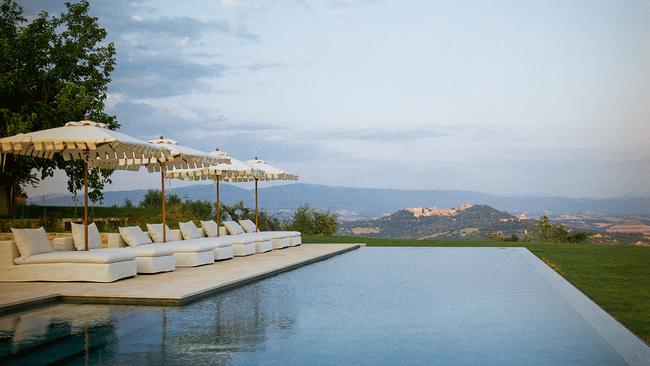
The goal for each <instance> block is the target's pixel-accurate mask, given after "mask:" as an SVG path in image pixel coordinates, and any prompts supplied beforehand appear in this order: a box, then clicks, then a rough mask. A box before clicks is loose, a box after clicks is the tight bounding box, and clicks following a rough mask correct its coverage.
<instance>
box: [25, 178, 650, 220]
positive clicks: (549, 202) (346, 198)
mask: <svg viewBox="0 0 650 366" xmlns="http://www.w3.org/2000/svg"><path fill="white" fill-rule="evenodd" d="M168 191H169V192H170V193H175V194H177V195H179V196H181V197H182V198H191V199H194V200H196V199H201V200H209V201H213V200H214V198H215V192H214V186H213V185H211V184H197V185H192V186H186V187H179V188H173V189H169V190H168ZM145 192H146V190H142V189H140V190H132V191H107V192H105V193H104V202H103V204H102V205H103V206H113V205H118V206H119V205H123V204H124V201H125V199H129V200H131V201H132V202H133V203H134V204H137V203H138V202H140V200H141V199H142V197H143V195H144V193H145ZM221 197H222V200H223V202H224V203H228V204H232V203H235V202H238V201H240V200H241V201H244V203H245V204H246V205H247V206H249V207H251V206H253V205H254V195H253V191H252V190H248V189H243V188H240V187H237V186H234V185H230V184H223V185H222V189H221ZM305 202H309V203H310V204H311V205H312V207H315V208H318V209H322V210H329V211H331V212H336V213H338V214H339V217H340V219H342V220H354V219H368V218H376V217H380V216H382V215H387V214H390V213H392V212H395V211H398V210H400V209H402V208H404V207H457V206H460V205H462V204H464V203H471V204H475V205H489V206H491V207H493V208H495V209H496V210H499V211H505V212H509V213H511V214H519V213H525V214H526V215H528V216H529V217H536V216H539V215H541V214H557V215H559V214H578V213H592V214H597V215H638V214H650V198H647V197H645V198H641V197H621V198H606V199H596V198H582V199H573V198H564V197H504V196H495V195H491V194H487V193H481V192H472V191H451V190H401V189H378V188H350V187H331V186H324V185H317V184H304V183H298V184H286V185H278V186H272V187H267V188H262V189H260V205H261V206H262V207H263V208H265V209H266V210H267V211H269V212H271V213H280V214H282V213H287V212H291V211H293V210H294V209H295V208H296V207H298V206H299V205H301V204H303V203H305ZM30 203H32V204H42V205H52V206H69V205H81V203H82V200H81V197H77V200H76V201H75V200H73V198H72V196H71V195H69V194H64V195H61V194H53V195H49V197H46V198H45V199H41V198H40V197H39V198H32V199H31V200H30Z"/></svg>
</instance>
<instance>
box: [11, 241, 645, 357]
mask: <svg viewBox="0 0 650 366" xmlns="http://www.w3.org/2000/svg"><path fill="white" fill-rule="evenodd" d="M528 256H532V254H530V253H529V252H527V251H525V250H523V249H517V248H509V249H500V248H363V249H359V250H355V251H352V252H350V253H347V254H344V255H340V256H336V257H333V258H330V259H328V260H326V261H322V262H318V263H315V264H311V265H309V266H306V267H302V268H299V269H296V270H293V271H291V272H287V273H283V274H280V275H277V276H274V277H271V278H268V279H265V280H262V281H259V282H256V283H253V284H249V285H247V286H244V287H240V288H237V289H234V290H231V291H228V292H224V293H221V294H218V295H216V296H212V297H208V298H205V299H203V300H200V301H198V302H195V303H192V304H190V305H187V306H184V307H141V306H124V305H80V304H56V305H51V306H47V307H43V308H38V309H33V310H28V311H24V312H21V313H17V314H9V315H5V316H2V317H0V364H30V365H35V364H39V363H47V362H53V361H58V362H60V363H63V364H99V363H101V364H120V365H126V364H169V365H173V364H212V365H431V364H440V365H522V364H526V365H626V364H629V363H632V364H635V363H637V364H644V363H645V362H646V361H648V359H647V358H646V357H648V356H647V355H648V349H647V345H645V344H644V343H643V342H642V341H640V340H639V339H638V338H636V337H634V336H633V335H631V334H630V333H629V332H628V331H627V330H625V329H624V328H623V327H622V326H620V325H618V323H615V322H613V323H612V324H614V325H613V327H614V328H616V327H618V328H620V329H618V328H616V329H614V328H611V329H614V331H613V332H614V333H611V332H608V331H603V328H602V327H600V326H599V325H598V324H596V323H595V322H594V320H593V318H590V315H589V312H588V311H585V309H586V308H588V309H587V310H589V311H592V310H593V309H591V308H589V306H586V307H585V309H581V307H584V306H582V305H580V306H576V303H577V302H576V300H575V299H581V298H584V296H583V295H582V294H580V293H579V292H577V291H575V289H573V288H572V287H571V289H573V290H570V291H573V292H575V294H570V295H569V296H568V295H567V292H566V289H565V290H562V287H561V285H562V284H560V285H558V283H559V282H558V283H554V281H553V280H549V278H550V277H549V275H548V274H545V273H544V272H543V270H541V271H540V270H539V269H538V268H536V267H535V266H534V265H531V260H530V258H528ZM549 271H550V269H549ZM566 286H568V284H565V287H566ZM569 287H570V286H569ZM563 291H564V292H563ZM581 301H582V300H581ZM591 306H593V305H591ZM594 308H595V310H593V311H594V312H598V311H600V312H602V311H601V310H600V309H598V308H597V307H595V306H594ZM606 321H609V320H606ZM612 321H613V320H612ZM622 345H623V346H622ZM625 347H627V348H625ZM622 349H623V350H624V351H621V350H622ZM625 350H627V351H630V352H631V354H633V355H636V356H637V358H636V359H635V358H634V357H630V353H629V352H628V353H626V352H625Z"/></svg>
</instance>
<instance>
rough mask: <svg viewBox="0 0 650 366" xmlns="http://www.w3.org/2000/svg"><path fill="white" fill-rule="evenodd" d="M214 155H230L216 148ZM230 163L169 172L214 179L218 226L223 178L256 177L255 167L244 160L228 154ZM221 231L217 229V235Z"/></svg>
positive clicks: (174, 175)
mask: <svg viewBox="0 0 650 366" xmlns="http://www.w3.org/2000/svg"><path fill="white" fill-rule="evenodd" d="M210 155H214V156H224V155H225V156H228V154H226V153H224V152H223V151H219V150H215V151H213V152H211V153H210ZM228 158H229V159H230V164H224V163H221V164H216V165H211V166H209V167H203V168H194V169H173V170H169V171H168V172H167V174H166V175H167V177H168V178H177V179H187V180H213V181H214V185H215V189H216V202H215V208H216V211H215V212H216V222H217V227H219V225H220V223H221V202H220V196H219V184H220V182H221V181H222V180H225V181H228V182H247V181H251V180H253V179H254V176H253V169H252V168H251V167H250V166H248V164H246V163H244V162H243V161H240V160H237V159H234V158H232V157H230V156H228ZM218 235H219V231H218V230H217V236H218Z"/></svg>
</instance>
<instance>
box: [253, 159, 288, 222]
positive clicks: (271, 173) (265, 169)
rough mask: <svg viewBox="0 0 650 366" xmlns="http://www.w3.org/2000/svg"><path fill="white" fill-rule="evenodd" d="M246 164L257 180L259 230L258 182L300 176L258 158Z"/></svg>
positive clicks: (256, 217)
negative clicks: (251, 169)
mask: <svg viewBox="0 0 650 366" xmlns="http://www.w3.org/2000/svg"><path fill="white" fill-rule="evenodd" d="M246 164H248V166H250V167H251V168H253V178H254V180H255V227H256V228H257V230H258V231H259V230H260V229H259V204H258V187H257V182H258V181H260V180H265V181H268V180H298V176H297V175H294V174H290V173H287V172H285V171H284V170H281V169H278V168H276V167H274V166H271V165H270V164H269V163H268V162H266V161H264V160H261V159H258V158H257V157H256V158H255V159H252V160H246Z"/></svg>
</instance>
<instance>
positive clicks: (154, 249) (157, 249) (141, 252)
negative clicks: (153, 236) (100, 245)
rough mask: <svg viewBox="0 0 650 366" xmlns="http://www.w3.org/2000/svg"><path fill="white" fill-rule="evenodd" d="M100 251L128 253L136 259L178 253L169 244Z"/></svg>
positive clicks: (142, 245)
mask: <svg viewBox="0 0 650 366" xmlns="http://www.w3.org/2000/svg"><path fill="white" fill-rule="evenodd" d="M99 250H101V251H105V250H117V251H126V252H128V253H131V254H133V255H135V256H136V257H164V256H166V255H173V254H174V253H175V252H176V251H175V250H174V247H172V246H170V245H167V244H141V245H138V246H135V247H124V248H108V249H99Z"/></svg>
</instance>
